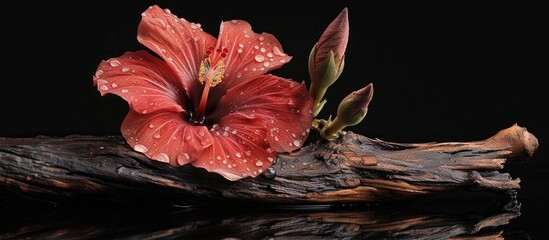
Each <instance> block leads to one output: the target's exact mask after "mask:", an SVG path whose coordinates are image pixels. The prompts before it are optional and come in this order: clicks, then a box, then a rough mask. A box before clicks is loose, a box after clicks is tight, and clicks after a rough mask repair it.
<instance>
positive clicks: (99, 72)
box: [95, 70, 104, 77]
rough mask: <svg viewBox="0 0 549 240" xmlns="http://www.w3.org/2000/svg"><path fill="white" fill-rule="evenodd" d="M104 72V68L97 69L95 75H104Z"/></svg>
mask: <svg viewBox="0 0 549 240" xmlns="http://www.w3.org/2000/svg"><path fill="white" fill-rule="evenodd" d="M103 73H104V72H103V70H97V71H96V72H95V77H101V75H103Z"/></svg>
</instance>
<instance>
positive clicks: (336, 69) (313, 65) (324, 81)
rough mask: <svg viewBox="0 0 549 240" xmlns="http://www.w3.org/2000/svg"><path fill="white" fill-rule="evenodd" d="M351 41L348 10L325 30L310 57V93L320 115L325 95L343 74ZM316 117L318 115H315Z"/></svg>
mask: <svg viewBox="0 0 549 240" xmlns="http://www.w3.org/2000/svg"><path fill="white" fill-rule="evenodd" d="M348 39H349V18H348V14H347V8H344V9H343V11H341V13H340V14H339V15H338V16H337V17H336V18H335V19H334V20H333V21H332V22H331V23H330V25H329V26H328V27H327V28H326V30H324V33H323V34H322V36H320V39H319V41H318V42H317V43H316V44H315V46H314V47H313V49H312V50H311V54H310V55H309V75H310V77H311V89H310V93H311V95H312V97H313V99H314V100H315V103H314V105H313V106H314V112H315V113H317V114H318V112H320V109H321V108H322V105H320V103H321V101H322V99H323V97H324V94H325V93H326V90H327V89H328V87H329V86H331V85H332V84H333V83H334V82H335V81H336V80H337V79H338V78H339V76H340V75H341V73H342V72H343V66H344V65H345V60H344V59H345V49H346V48H347V42H348ZM315 116H316V114H315Z"/></svg>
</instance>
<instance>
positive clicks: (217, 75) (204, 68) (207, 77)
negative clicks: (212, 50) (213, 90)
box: [198, 57, 225, 87]
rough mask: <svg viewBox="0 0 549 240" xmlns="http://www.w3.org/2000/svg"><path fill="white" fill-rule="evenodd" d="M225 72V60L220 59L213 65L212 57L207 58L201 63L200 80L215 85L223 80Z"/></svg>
mask: <svg viewBox="0 0 549 240" xmlns="http://www.w3.org/2000/svg"><path fill="white" fill-rule="evenodd" d="M224 72H225V64H224V63H223V61H221V60H218V61H217V62H216V63H215V65H214V66H212V63H211V59H210V58H209V57H208V58H205V59H204V60H202V63H201V64H200V70H199V71H198V81H200V83H202V84H204V83H207V84H209V85H210V87H215V86H216V85H217V84H220V83H221V82H222V81H223V73H224Z"/></svg>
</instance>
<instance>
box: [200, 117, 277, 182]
mask: <svg viewBox="0 0 549 240" xmlns="http://www.w3.org/2000/svg"><path fill="white" fill-rule="evenodd" d="M210 134H211V135H212V136H213V144H212V145H211V147H209V148H207V149H205V150H204V151H203V152H202V156H201V157H200V158H199V159H197V160H196V161H194V162H192V163H191V164H193V165H194V166H196V167H201V168H205V169H206V170H208V171H210V172H216V173H218V174H220V175H222V176H223V177H225V178H226V179H229V180H231V181H236V180H239V179H241V178H244V177H248V176H251V177H256V176H258V175H260V174H261V173H262V172H263V171H265V169H267V168H268V167H270V166H271V165H272V164H273V162H274V160H275V159H276V153H275V152H273V150H272V149H270V148H269V143H268V142H266V141H265V137H266V131H265V128H264V126H263V124H262V122H261V121H260V120H259V119H256V118H250V117H248V116H246V115H243V114H231V115H230V116H226V117H225V118H223V119H221V120H220V121H219V122H218V124H214V125H213V127H212V128H211V129H210Z"/></svg>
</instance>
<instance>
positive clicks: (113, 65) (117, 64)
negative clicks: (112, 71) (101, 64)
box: [109, 59, 122, 67]
mask: <svg viewBox="0 0 549 240" xmlns="http://www.w3.org/2000/svg"><path fill="white" fill-rule="evenodd" d="M109 64H110V65H111V67H120V65H122V63H120V61H118V60H116V59H115V60H111V61H110V62H109Z"/></svg>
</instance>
